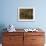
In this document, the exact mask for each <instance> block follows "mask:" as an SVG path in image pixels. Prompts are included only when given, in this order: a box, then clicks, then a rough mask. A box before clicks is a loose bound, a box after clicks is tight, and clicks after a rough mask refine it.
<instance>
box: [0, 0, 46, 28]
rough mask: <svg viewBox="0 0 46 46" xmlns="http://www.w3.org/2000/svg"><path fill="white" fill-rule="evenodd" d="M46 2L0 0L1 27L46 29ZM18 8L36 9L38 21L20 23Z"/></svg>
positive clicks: (38, 0) (44, 0) (37, 0)
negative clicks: (11, 25) (10, 25)
mask: <svg viewBox="0 0 46 46" xmlns="http://www.w3.org/2000/svg"><path fill="white" fill-rule="evenodd" d="M45 4H46V0H0V8H1V9H0V12H1V13H0V25H1V24H2V25H3V26H4V25H5V26H7V25H9V24H13V25H14V26H15V27H16V28H29V27H30V28H37V27H42V28H46V5H45ZM18 7H34V8H35V13H36V20H35V21H34V22H19V21H18V20H17V16H18V14H17V8H18Z"/></svg>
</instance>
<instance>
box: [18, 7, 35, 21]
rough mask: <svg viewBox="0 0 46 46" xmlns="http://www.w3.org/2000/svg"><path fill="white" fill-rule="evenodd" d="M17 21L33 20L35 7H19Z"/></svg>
mask: <svg viewBox="0 0 46 46" xmlns="http://www.w3.org/2000/svg"><path fill="white" fill-rule="evenodd" d="M18 21H35V8H33V7H19V8H18Z"/></svg>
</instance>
